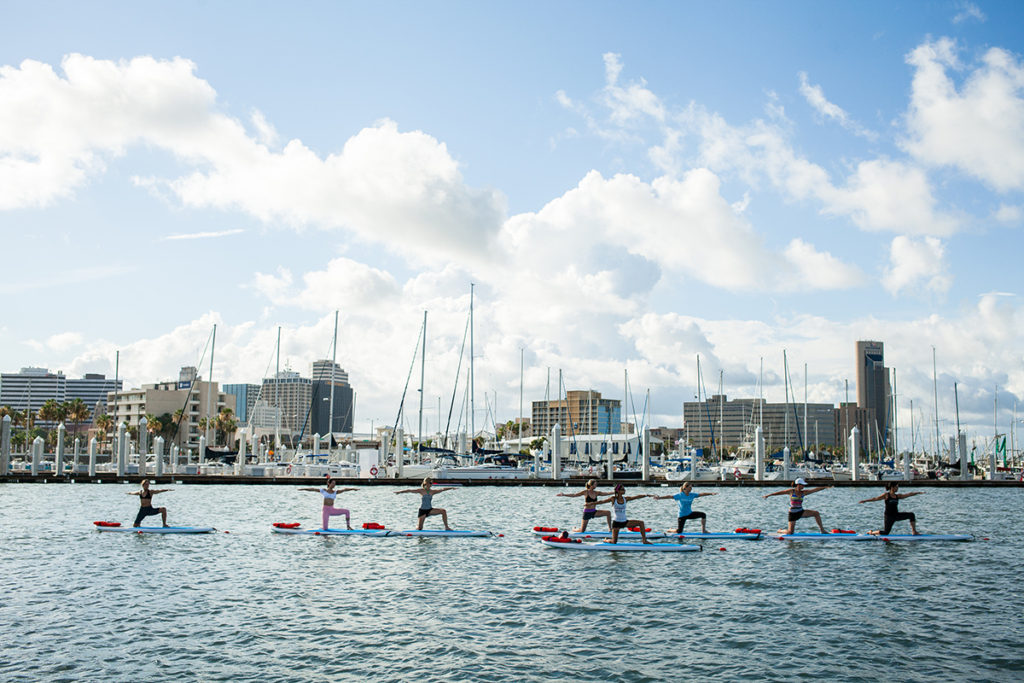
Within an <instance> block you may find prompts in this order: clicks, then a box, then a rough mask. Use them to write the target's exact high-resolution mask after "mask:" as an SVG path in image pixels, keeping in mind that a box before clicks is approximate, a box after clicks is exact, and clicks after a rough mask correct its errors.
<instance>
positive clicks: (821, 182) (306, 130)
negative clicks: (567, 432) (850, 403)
mask: <svg viewBox="0 0 1024 683" xmlns="http://www.w3.org/2000/svg"><path fill="white" fill-rule="evenodd" d="M0 9H2V10H3V16H4V17H5V21H4V22H3V24H2V25H0V245H2V246H0V248H2V251H3V254H4V256H5V258H4V259H3V264H4V265H3V270H2V272H0V288H2V289H3V290H5V291H6V292H7V293H8V296H7V297H6V300H5V306H4V315H3V317H2V319H0V360H2V363H0V365H2V367H3V369H4V370H5V371H10V370H17V369H18V368H20V367H22V366H26V365H36V366H44V367H49V368H51V369H54V370H56V369H61V370H63V371H64V372H65V373H68V374H70V375H71V376H76V375H80V374H81V373H84V372H106V373H108V374H113V357H114V352H115V350H120V351H121V372H122V375H123V376H124V377H126V378H127V380H128V382H129V383H130V384H133V385H137V384H140V383H143V382H151V381H157V380H162V379H167V378H170V377H174V376H175V375H176V373H177V369H178V367H179V366H180V365H186V364H195V363H197V362H198V359H199V357H200V354H201V352H202V347H203V345H204V343H205V341H206V338H207V336H208V335H209V330H210V328H211V327H212V325H213V324H214V323H216V324H217V325H218V347H217V361H218V362H217V367H215V369H214V375H215V377H214V378H215V379H219V380H220V381H224V382H244V381H248V382H255V381H258V380H259V378H260V377H262V376H263V373H264V372H265V371H266V369H267V366H268V363H269V361H270V356H271V354H272V352H273V345H274V338H275V336H276V329H277V326H278V325H281V326H282V327H283V328H284V331H283V333H282V339H283V341H282V358H283V359H285V360H286V361H287V363H288V364H289V365H290V366H291V367H293V368H294V369H296V370H300V371H302V372H308V369H309V364H310V363H311V362H312V361H313V360H315V359H316V358H319V357H323V356H325V355H326V354H327V353H328V348H329V345H330V336H331V329H332V325H333V312H334V310H336V309H337V310H339V311H340V317H341V327H342V332H341V339H340V341H339V349H338V358H339V361H340V362H341V364H342V365H343V366H344V367H345V368H346V369H347V370H349V371H350V373H351V376H352V381H353V384H354V386H355V389H356V392H357V397H358V398H357V412H358V415H357V427H362V428H365V427H366V426H367V425H368V424H369V422H370V420H371V419H372V420H375V421H376V422H377V423H379V422H380V421H382V420H390V419H392V416H393V415H394V414H395V413H396V411H397V407H398V406H397V403H398V401H399V397H400V395H401V390H402V386H403V384H404V382H405V376H406V373H407V370H408V366H409V362H410V359H411V356H412V352H413V346H414V344H415V341H416V337H417V332H418V326H419V323H420V320H421V318H422V311H423V310H428V311H429V316H430V318H429V323H428V325H429V330H428V332H429V334H428V352H427V365H428V370H427V388H426V391H425V393H426V395H427V396H428V397H430V396H433V397H434V400H433V401H428V405H429V404H431V403H433V404H435V405H436V398H437V397H439V396H441V397H444V401H443V402H444V403H445V404H447V403H448V401H449V399H450V396H451V392H452V386H453V384H454V375H455V368H456V365H457V361H458V353H459V348H460V344H461V340H462V332H463V329H464V327H465V318H466V314H467V309H468V291H469V283H470V282H474V283H476V285H477V288H476V292H477V298H476V314H477V316H476V321H477V325H476V342H477V343H476V368H477V387H478V399H477V405H478V408H479V407H481V406H484V405H486V403H485V401H484V400H483V395H484V393H485V392H490V395H491V396H492V397H493V396H494V393H495V392H496V393H497V404H498V409H497V413H498V417H499V418H500V419H508V418H511V417H513V416H514V415H515V414H516V413H517V411H518V400H519V399H518V394H519V359H520V350H521V349H522V350H524V353H525V356H526V365H527V370H526V380H525V383H526V400H527V402H528V401H529V400H530V399H537V398H542V397H543V394H544V392H545V385H546V378H547V372H548V368H551V370H552V372H553V373H554V374H557V372H558V370H559V369H561V370H562V371H563V372H564V373H565V376H566V383H567V385H568V386H569V388H586V387H593V388H595V389H598V390H601V391H603V392H605V393H606V394H608V395H611V396H613V397H619V396H621V395H622V388H621V387H622V374H623V369H628V370H629V373H630V378H631V384H632V386H633V387H634V391H635V392H638V393H639V392H642V391H644V390H646V389H650V391H651V396H652V410H653V413H654V415H655V417H654V420H653V421H654V422H655V424H665V425H677V424H678V423H679V422H680V419H681V418H680V417H679V415H680V412H681V410H680V404H681V402H682V401H683V400H688V399H690V398H692V396H693V394H694V393H695V387H694V384H695V371H696V370H695V366H696V361H695V359H696V356H697V354H700V356H701V359H702V366H703V368H704V370H705V373H706V374H705V383H706V384H708V385H712V384H714V385H717V378H718V376H719V371H722V374H723V376H724V387H725V391H726V393H727V394H729V395H730V396H750V395H754V394H755V393H756V391H757V389H756V383H757V375H758V368H759V365H760V361H761V358H764V363H765V371H766V376H765V392H766V396H767V397H768V398H769V400H778V401H781V400H783V397H784V386H783V383H782V351H783V349H786V351H787V353H788V356H789V358H790V361H791V366H792V367H793V368H794V370H793V381H794V383H796V384H797V385H798V386H799V385H802V384H803V366H804V364H805V363H806V365H807V368H808V377H807V380H808V385H809V398H810V400H811V401H825V402H837V401H839V400H842V399H843V387H844V380H847V379H848V380H850V381H851V383H852V381H853V379H854V368H853V355H854V342H855V341H857V340H858V339H880V340H882V341H884V342H885V343H886V359H887V364H889V365H890V366H892V367H895V368H896V369H897V391H898V393H899V395H900V398H899V402H900V409H901V417H900V421H901V423H902V424H904V425H909V421H910V419H909V418H910V410H909V409H910V400H911V399H913V400H914V413H915V421H917V422H920V421H922V420H926V419H927V418H926V416H928V415H931V414H932V413H933V412H934V402H933V400H932V398H931V396H932V384H931V379H932V377H931V359H932V347H933V346H934V347H935V349H936V355H937V358H938V367H939V375H940V378H939V394H940V396H939V412H940V414H941V418H942V419H943V420H944V422H943V425H942V429H943V431H944V432H948V431H949V430H950V428H951V427H950V424H951V423H950V422H948V421H946V420H952V418H953V414H952V411H953V382H954V381H956V382H957V383H958V386H959V389H960V411H961V415H960V417H961V422H963V423H965V424H968V425H969V426H970V429H971V430H972V432H971V433H972V435H975V434H976V435H978V438H979V439H980V438H981V437H982V436H985V435H988V434H991V432H992V430H993V425H992V421H993V419H992V407H993V401H994V398H995V395H996V391H997V387H998V404H999V407H1000V414H999V417H998V422H999V429H1000V431H1006V430H1007V429H1008V428H1009V426H1010V423H1011V420H1012V410H1013V405H1014V402H1015V401H1022V402H1024V356H1022V351H1021V350H1022V348H1024V343H1022V342H1024V308H1022V305H1021V300H1020V294H1021V292H1020V289H1021V277H1020V275H1019V270H1018V264H1019V262H1020V252H1021V249H1020V248H1021V246H1022V243H1024V240H1022V238H1021V228H1022V222H1024V193H1022V190H1024V45H1022V42H1024V41H1022V37H1024V35H1022V34H1024V31H1022V30H1021V28H1020V27H1021V26H1024V16H1022V15H1024V9H1022V7H1021V5H1020V4H1019V3H1015V2H1009V3H987V2H973V3H971V2H928V3H923V2H913V3H892V2H833V3H818V2H787V3H741V2H734V3H696V2H649V3H593V2H587V3H577V2H564V3H458V2H447V3H437V4H428V3H342V2H331V3H317V2H310V3H301V4H298V5H296V6H292V5H285V4H282V3H199V2H181V3H173V4H156V3H120V2H107V3H88V4H84V3H35V2H33V3H17V2H2V3H0ZM491 400H492V401H493V398H492V399H491ZM482 410H483V409H482V408H481V411H482ZM434 412H435V413H436V409H435V411H434ZM1021 412H1024V406H1021ZM488 419H489V418H487V417H486V416H485V415H484V414H483V412H481V414H480V415H479V417H478V423H481V422H486V421H488ZM428 423H434V424H436V416H434V417H428ZM929 431H930V430H928V429H923V430H922V436H923V438H927V434H928V433H929ZM918 438H919V439H920V438H922V437H921V436H919V437H918ZM901 439H906V440H908V441H909V439H910V435H909V430H907V432H906V433H905V434H904V435H903V436H902V437H901Z"/></svg>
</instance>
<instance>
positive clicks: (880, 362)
mask: <svg viewBox="0 0 1024 683" xmlns="http://www.w3.org/2000/svg"><path fill="white" fill-rule="evenodd" d="M884 350H885V349H884V346H883V344H882V342H880V341H859V342H857V358H856V361H857V407H858V408H860V409H862V410H865V411H867V420H868V426H869V427H870V428H871V430H872V431H875V432H879V433H881V434H887V433H888V432H889V429H890V428H891V422H892V420H891V411H890V410H889V394H890V391H889V368H887V367H885V353H884ZM863 436H864V435H863V434H862V438H863Z"/></svg>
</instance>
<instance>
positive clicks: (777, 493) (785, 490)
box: [761, 489, 793, 498]
mask: <svg viewBox="0 0 1024 683" xmlns="http://www.w3.org/2000/svg"><path fill="white" fill-rule="evenodd" d="M784 493H793V489H782V490H781V491H776V492H775V493H766V494H764V495H763V496H761V497H762V498H771V497H772V496H781V495H782V494H784Z"/></svg>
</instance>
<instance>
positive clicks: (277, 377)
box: [274, 325, 281, 458]
mask: <svg viewBox="0 0 1024 683" xmlns="http://www.w3.org/2000/svg"><path fill="white" fill-rule="evenodd" d="M274 372H275V374H274V407H275V408H276V409H277V411H276V412H277V420H275V421H274V454H275V455H276V456H277V457H278V458H280V457H281V455H280V453H279V452H278V449H279V448H280V446H281V401H280V390H281V327H280V325H279V326H278V328H277V369H276V370H275V371H274Z"/></svg>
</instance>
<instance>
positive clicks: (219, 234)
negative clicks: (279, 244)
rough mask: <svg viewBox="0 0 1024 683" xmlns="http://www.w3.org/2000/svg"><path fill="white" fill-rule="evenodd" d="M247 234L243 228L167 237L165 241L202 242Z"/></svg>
mask: <svg viewBox="0 0 1024 683" xmlns="http://www.w3.org/2000/svg"><path fill="white" fill-rule="evenodd" d="M243 232H245V230H243V229H241V228H234V229H231V230H220V231H216V232H193V233H188V234H181V235H167V236H166V237H164V238H163V239H165V240H202V239H211V238H214V237H228V236H229V235H238V234H240V233H243Z"/></svg>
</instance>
